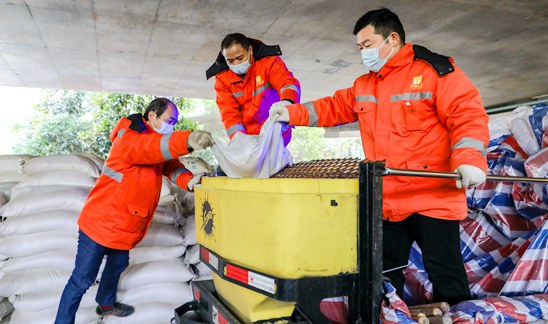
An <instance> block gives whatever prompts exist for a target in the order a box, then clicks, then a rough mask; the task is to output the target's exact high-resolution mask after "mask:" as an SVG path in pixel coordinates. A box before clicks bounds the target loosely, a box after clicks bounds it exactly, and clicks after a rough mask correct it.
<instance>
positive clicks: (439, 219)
mask: <svg viewBox="0 0 548 324" xmlns="http://www.w3.org/2000/svg"><path fill="white" fill-rule="evenodd" d="M354 34H355V35H356V40H357V45H358V48H359V49H360V51H361V56H362V61H363V64H364V65H365V66H366V67H367V68H368V70H369V71H368V73H367V74H364V75H362V76H360V77H359V78H358V79H356V81H354V84H353V86H352V87H350V88H347V89H342V90H339V91H337V92H335V94H334V95H333V96H332V97H326V98H323V99H318V100H314V101H311V102H306V103H304V104H295V105H290V106H287V107H276V108H273V109H272V110H271V111H270V115H271V117H272V118H276V119H277V120H278V121H284V122H289V123H290V124H291V125H302V126H318V127H330V126H335V125H340V124H345V123H351V122H355V121H358V122H359V125H360V133H361V138H362V145H363V150H364V152H365V156H366V157H367V158H368V159H369V160H385V161H386V163H387V165H388V166H389V167H393V168H401V169H415V170H417V169H418V170H425V171H446V172H453V171H456V172H458V173H460V174H461V176H462V180H459V181H457V183H456V185H455V182H453V181H451V180H447V179H436V178H431V179H426V178H416V177H386V178H385V179H384V180H383V215H384V221H383V236H384V238H383V251H384V252H383V260H384V269H392V268H396V267H400V266H404V265H406V264H407V261H408V258H409V252H410V248H411V244H413V242H414V241H416V242H417V244H418V245H419V246H420V248H421V250H422V253H423V261H424V265H425V268H426V270H427V272H428V274H429V278H430V280H431V281H432V283H433V288H434V301H447V302H449V303H456V302H459V301H462V300H465V299H469V298H470V290H469V288H468V281H467V277H466V272H465V270H464V265H463V262H462V256H461V254H460V237H459V220H462V219H464V218H466V216H467V206H466V197H465V191H464V188H462V187H473V186H477V185H479V184H481V183H483V182H484V181H485V177H486V171H487V161H486V152H485V148H486V145H487V143H488V141H489V130H488V128H487V122H488V117H487V114H486V113H485V109H484V108H483V105H482V103H481V97H480V94H479V92H478V90H477V89H476V88H475V87H474V85H472V83H471V82H470V80H468V78H467V77H466V76H465V75H464V73H463V72H462V71H461V70H460V69H459V68H458V67H457V66H455V65H454V64H453V60H452V59H450V58H448V57H446V56H443V55H439V54H435V53H432V52H430V51H429V50H427V49H426V48H424V47H422V46H418V45H411V44H409V43H405V32H404V30H403V26H402V25H401V22H400V20H399V18H398V16H397V15H396V14H394V13H393V12H391V11H390V10H388V9H385V8H383V9H379V10H373V11H370V12H367V13H366V14H365V15H363V16H362V17H361V18H360V19H359V20H358V21H357V22H356V26H355V29H354ZM386 276H387V277H389V278H390V279H391V281H392V283H393V284H394V286H395V288H396V289H397V292H398V294H399V295H400V296H403V286H404V277H403V272H402V271H401V270H399V271H393V272H390V273H387V274H386Z"/></svg>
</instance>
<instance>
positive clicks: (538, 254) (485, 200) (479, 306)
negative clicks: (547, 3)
mask: <svg viewBox="0 0 548 324" xmlns="http://www.w3.org/2000/svg"><path fill="white" fill-rule="evenodd" d="M489 131H490V142H489V146H488V148H487V159H488V165H489V174H491V175H503V176H519V177H536V178H548V104H537V105H535V106H523V107H519V108H517V109H516V110H514V111H513V112H512V113H511V114H509V115H507V116H504V117H499V118H496V119H494V120H492V121H491V122H490V123H489ZM547 189H548V185H546V184H540V183H536V184H535V183H518V182H492V181H487V182H486V183H484V184H483V185H481V186H479V187H477V188H473V189H468V190H467V192H466V195H467V201H468V206H469V215H468V218H467V219H465V220H463V221H462V222H461V224H460V225H461V252H462V255H463V260H464V263H465V267H466V271H467V275H468V281H469V284H470V290H471V292H472V296H473V298H475V299H477V300H472V301H467V302H463V303H460V304H458V305H455V306H453V307H452V309H451V312H452V318H453V321H454V322H457V323H503V322H506V323H508V322H512V323H531V322H534V321H543V320H548V192H547ZM405 276H406V287H405V296H403V297H404V298H403V299H404V300H405V302H406V303H407V304H409V305H414V304H424V303H427V302H429V300H430V299H431V297H432V285H431V283H430V282H429V281H428V275H427V273H426V272H425V270H424V265H423V263H422V255H421V252H420V249H419V248H418V246H417V245H416V244H415V245H414V246H413V248H412V250H411V255H410V260H409V264H408V268H407V269H406V270H405Z"/></svg>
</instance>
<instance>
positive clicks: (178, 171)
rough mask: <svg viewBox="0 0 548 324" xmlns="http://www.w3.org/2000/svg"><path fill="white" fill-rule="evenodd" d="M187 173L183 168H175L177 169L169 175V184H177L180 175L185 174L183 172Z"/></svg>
mask: <svg viewBox="0 0 548 324" xmlns="http://www.w3.org/2000/svg"><path fill="white" fill-rule="evenodd" d="M187 171H188V170H187V169H185V168H183V167H182V166H180V167H177V168H176V169H175V170H174V171H173V173H172V174H171V182H173V183H176V182H177V178H178V177H179V176H180V175H181V174H183V173H185V172H187Z"/></svg>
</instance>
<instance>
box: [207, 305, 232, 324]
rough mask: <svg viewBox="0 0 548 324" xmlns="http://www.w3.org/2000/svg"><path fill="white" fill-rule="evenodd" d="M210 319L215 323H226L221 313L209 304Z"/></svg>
mask: <svg viewBox="0 0 548 324" xmlns="http://www.w3.org/2000/svg"><path fill="white" fill-rule="evenodd" d="M211 321H212V322H213V323H215V324H228V321H227V320H226V318H224V316H223V314H221V313H219V310H217V308H216V307H215V306H213V305H211Z"/></svg>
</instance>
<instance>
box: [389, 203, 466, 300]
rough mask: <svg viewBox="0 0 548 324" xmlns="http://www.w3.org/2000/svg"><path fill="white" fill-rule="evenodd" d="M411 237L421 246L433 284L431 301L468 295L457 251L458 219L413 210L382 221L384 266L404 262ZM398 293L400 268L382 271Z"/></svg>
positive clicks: (400, 280) (394, 265) (399, 292)
mask: <svg viewBox="0 0 548 324" xmlns="http://www.w3.org/2000/svg"><path fill="white" fill-rule="evenodd" d="M414 241H417V244H418V245H419V247H420V248H421V250H422V258H423V262H424V267H425V269H426V272H428V277H429V279H430V281H431V282H432V284H433V289H434V292H433V302H440V301H445V302H448V303H449V304H451V305H452V304H456V303H459V302H461V301H463V300H469V299H471V296H470V288H469V287H468V279H467V277H466V271H465V270H464V263H463V261H462V255H461V253H460V234H459V222H458V221H452V220H442V219H436V218H431V217H427V216H423V215H420V214H413V215H411V216H410V217H408V218H406V219H404V220H403V221H400V222H388V221H383V262H384V264H383V268H384V270H387V269H392V268H396V267H399V266H402V265H406V264H407V261H408V259H409V253H410V250H411V245H412V244H413V242H414ZM385 276H386V277H388V278H390V280H391V281H392V284H393V285H394V287H395V288H396V290H397V293H398V295H400V296H403V285H404V280H405V279H404V276H403V270H396V271H392V272H388V273H386V274H385Z"/></svg>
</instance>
